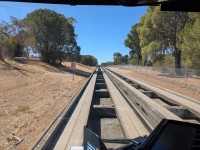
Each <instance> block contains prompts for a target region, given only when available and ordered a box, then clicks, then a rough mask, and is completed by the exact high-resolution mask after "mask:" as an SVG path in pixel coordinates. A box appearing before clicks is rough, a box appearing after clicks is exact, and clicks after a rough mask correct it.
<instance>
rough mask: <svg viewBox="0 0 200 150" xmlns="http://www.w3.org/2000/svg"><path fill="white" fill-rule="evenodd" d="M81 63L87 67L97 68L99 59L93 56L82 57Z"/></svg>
mask: <svg viewBox="0 0 200 150" xmlns="http://www.w3.org/2000/svg"><path fill="white" fill-rule="evenodd" d="M80 62H81V63H82V64H84V65H87V66H96V65H97V64H98V61H97V59H96V58H95V57H94V56H92V55H81V59H80Z"/></svg>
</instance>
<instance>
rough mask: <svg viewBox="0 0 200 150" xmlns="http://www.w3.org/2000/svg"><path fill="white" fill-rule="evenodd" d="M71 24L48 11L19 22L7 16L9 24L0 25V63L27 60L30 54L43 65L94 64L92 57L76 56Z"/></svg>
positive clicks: (72, 24)
mask: <svg viewBox="0 0 200 150" xmlns="http://www.w3.org/2000/svg"><path fill="white" fill-rule="evenodd" d="M75 22H76V20H75V19H74V18H72V17H69V18H66V17H65V16H64V15H62V14H59V13H57V12H55V11H53V10H49V9H37V10H35V11H33V12H31V13H29V14H27V15H26V17H25V18H24V19H21V20H20V19H17V18H15V17H11V22H10V23H7V22H4V21H2V22H0V61H5V58H6V57H11V58H12V57H21V56H26V57H27V58H28V57H29V54H30V51H32V52H33V53H38V54H40V56H41V59H42V60H43V61H45V62H47V63H52V64H54V63H60V64H61V63H62V61H64V60H68V61H77V62H80V61H82V62H84V63H86V64H89V65H91V66H92V65H96V62H97V60H96V58H93V57H92V58H91V57H89V56H81V55H80V51H81V47H80V46H78V45H77V42H76V39H77V37H78V35H76V34H75V31H74V23H75ZM90 61H91V62H90Z"/></svg>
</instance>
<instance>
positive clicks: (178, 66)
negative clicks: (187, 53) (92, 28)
mask: <svg viewBox="0 0 200 150" xmlns="http://www.w3.org/2000/svg"><path fill="white" fill-rule="evenodd" d="M174 53H175V55H174V57H175V69H176V70H175V73H176V74H180V73H181V70H180V69H181V51H180V50H179V49H178V48H175V51H174Z"/></svg>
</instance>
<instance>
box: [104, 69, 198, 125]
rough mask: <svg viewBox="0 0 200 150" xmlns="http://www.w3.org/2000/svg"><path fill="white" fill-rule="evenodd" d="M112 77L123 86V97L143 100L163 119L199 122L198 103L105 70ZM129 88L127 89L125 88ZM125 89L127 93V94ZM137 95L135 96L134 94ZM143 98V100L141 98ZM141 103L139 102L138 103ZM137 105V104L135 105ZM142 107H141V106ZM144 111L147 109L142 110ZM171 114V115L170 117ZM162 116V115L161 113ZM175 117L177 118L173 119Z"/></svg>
mask: <svg viewBox="0 0 200 150" xmlns="http://www.w3.org/2000/svg"><path fill="white" fill-rule="evenodd" d="M107 71H108V73H109V74H110V75H111V76H112V78H113V80H115V78H117V82H119V83H118V84H120V86H121V84H122V85H123V84H124V85H125V87H123V88H122V90H124V91H126V92H125V95H126V96H128V97H130V95H131V94H133V93H135V94H133V95H135V96H136V99H140V100H141V99H143V101H146V102H145V104H144V105H146V104H147V103H152V104H153V106H156V109H155V110H156V112H158V113H159V112H161V111H162V112H163V113H164V114H166V115H164V114H163V115H164V116H162V117H165V118H168V117H169V118H168V119H175V120H182V121H190V122H199V121H200V119H199V118H200V102H198V101H197V100H195V99H190V98H189V97H185V98H184V96H183V95H179V94H178V93H175V92H172V91H170V90H167V89H164V88H161V87H158V86H155V85H152V84H149V83H148V82H144V81H142V80H139V79H135V78H132V77H129V76H127V75H124V74H122V73H119V72H116V71H114V70H112V69H110V70H107ZM127 87H129V88H127ZM127 89H128V91H129V93H127ZM136 93H137V94H136ZM142 97H143V98H142ZM139 102H140V103H141V101H139ZM137 104H138V103H137ZM141 107H143V105H141ZM143 109H144V110H145V111H147V110H148V109H146V108H143ZM169 112H171V113H172V114H171V115H170V113H169ZM148 114H149V113H148ZM161 114H162V113H161ZM174 115H176V116H177V117H178V118H177V117H174Z"/></svg>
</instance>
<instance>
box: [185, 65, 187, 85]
mask: <svg viewBox="0 0 200 150" xmlns="http://www.w3.org/2000/svg"><path fill="white" fill-rule="evenodd" d="M185 85H186V86H187V62H186V67H185Z"/></svg>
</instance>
